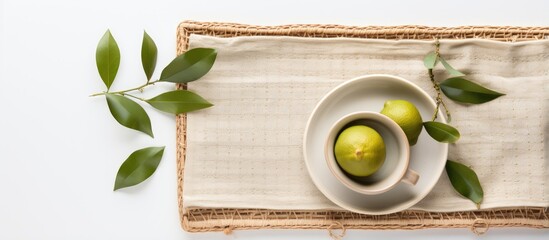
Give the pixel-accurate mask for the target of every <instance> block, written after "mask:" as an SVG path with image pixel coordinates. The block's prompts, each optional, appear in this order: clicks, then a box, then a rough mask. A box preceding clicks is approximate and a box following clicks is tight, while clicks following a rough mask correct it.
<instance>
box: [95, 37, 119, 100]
mask: <svg viewBox="0 0 549 240" xmlns="http://www.w3.org/2000/svg"><path fill="white" fill-rule="evenodd" d="M95 62H96V64H97V70H98V71H99V75H100V76H101V79H103V82H104V83H105V86H107V89H109V88H110V87H111V85H112V83H113V82H114V77H116V73H117V72H118V67H119V66H120V49H118V44H116V40H114V37H113V36H112V35H111V31H110V30H107V32H105V34H104V35H103V37H102V38H101V40H99V44H97V50H96V51H95Z"/></svg>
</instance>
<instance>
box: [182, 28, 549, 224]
mask: <svg viewBox="0 0 549 240" xmlns="http://www.w3.org/2000/svg"><path fill="white" fill-rule="evenodd" d="M191 34H200V35H209V36H216V37H235V36H298V37H316V38H333V37H350V38H375V39H418V40H422V39H424V40H432V39H435V38H436V39H464V38H484V39H492V40H498V41H513V42H514V41H529V40H539V39H548V38H549V27H481V26H475V27H453V28H447V27H424V26H395V27H377V26H368V27H350V26H339V25H284V26H252V25H241V24H232V23H212V22H192V21H186V22H183V23H181V24H180V25H179V27H178V32H177V53H178V54H182V53H183V52H185V51H186V50H187V48H188V44H189V36H190V35H191ZM179 87H180V88H184V87H185V86H179ZM185 143H186V116H185V115H184V114H181V115H179V116H178V117H177V176H178V177H177V181H178V189H177V192H178V204H179V214H180V220H181V225H182V227H183V229H185V230H186V231H188V232H210V231H225V232H226V233H227V232H230V231H232V230H241V229H272V228H279V229H329V230H330V229H333V228H342V229H423V228H471V229H472V231H473V232H475V233H477V234H480V233H483V232H485V231H486V230H487V229H488V228H489V227H531V228H549V208H529V207H522V208H506V209H491V210H480V211H467V212H448V213H437V212H426V211H403V212H399V213H394V214H389V215H382V216H371V215H363V214H356V213H352V212H348V211H305V210H303V211H297V210H282V209H281V210H267V209H218V208H184V207H183V201H184V199H183V188H184V183H183V173H184V171H183V170H184V168H185V150H186V146H185Z"/></svg>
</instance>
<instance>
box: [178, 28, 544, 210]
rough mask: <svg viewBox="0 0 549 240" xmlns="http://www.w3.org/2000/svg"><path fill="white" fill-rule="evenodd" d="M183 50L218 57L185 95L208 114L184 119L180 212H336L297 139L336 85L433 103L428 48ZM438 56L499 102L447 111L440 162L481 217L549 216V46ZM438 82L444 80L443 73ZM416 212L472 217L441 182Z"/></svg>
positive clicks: (364, 42) (452, 49)
mask: <svg viewBox="0 0 549 240" xmlns="http://www.w3.org/2000/svg"><path fill="white" fill-rule="evenodd" d="M189 42H190V48H196V47H210V48H215V49H217V51H218V57H217V60H216V62H215V65H214V67H213V68H212V70H211V71H210V73H208V74H207V75H206V76H205V77H203V78H202V79H200V80H198V81H195V82H192V83H189V85H188V88H189V90H191V91H195V92H197V93H199V94H200V95H202V96H203V97H205V98H206V99H208V100H209V101H211V102H212V103H214V104H215V106H214V107H212V108H208V109H206V110H202V111H198V112H193V113H189V114H188V116H187V148H186V162H185V170H184V171H185V172H184V187H183V190H184V191H183V198H184V206H185V207H215V208H266V209H305V210H316V209H339V207H337V206H336V205H335V204H333V203H332V202H330V201H329V200H328V199H327V198H325V197H324V195H322V193H321V192H320V191H319V190H318V189H317V188H316V187H315V185H314V184H313V183H312V181H311V179H310V177H309V174H308V173H307V168H306V167H305V163H304V160H303V154H302V143H303V132H304V128H305V125H306V122H307V119H308V117H309V115H310V113H311V112H312V110H313V108H314V107H315V105H316V104H317V102H318V101H319V100H320V99H321V98H322V97H323V96H324V95H325V94H326V93H327V92H329V91H330V90H331V89H332V88H334V87H335V86H337V85H338V84H340V83H342V82H344V81H346V80H349V79H352V78H354V77H357V76H361V75H366V74H374V73H384V74H392V75H397V76H400V77H403V78H405V79H408V80H410V81H411V82H413V83H414V84H416V85H418V86H419V87H421V88H422V89H424V90H425V91H426V92H428V93H429V94H431V95H432V96H435V92H434V90H433V88H432V85H431V82H430V81H429V78H428V75H427V71H426V69H425V67H424V65H423V56H424V55H425V54H427V53H428V52H430V51H432V50H433V48H434V44H433V42H432V41H418V40H400V41H394V40H373V39H348V38H331V39H318V38H315V39H312V38H296V37H232V38H216V37H209V36H201V35H191V36H190V41H189ZM440 52H441V54H442V55H443V56H444V57H445V59H446V60H447V61H448V62H450V63H451V64H452V65H453V66H454V67H455V68H457V69H459V70H461V71H462V72H464V73H466V74H467V75H468V78H469V79H471V80H473V81H475V82H477V83H480V84H482V85H484V86H486V87H488V88H491V89H495V90H497V91H500V92H503V93H506V95H505V96H504V97H500V98H498V99H496V100H494V101H492V102H489V103H485V104H480V105H464V104H458V103H455V102H453V101H451V100H447V101H446V103H447V105H448V108H449V109H450V111H451V112H452V118H453V119H452V125H453V126H455V127H457V128H458V129H459V130H460V132H461V135H462V138H461V139H460V140H459V142H458V143H457V144H451V145H450V149H449V156H448V158H449V159H452V160H456V161H459V162H461V163H464V164H466V165H470V166H472V167H473V169H474V170H475V171H476V172H477V174H478V176H479V179H480V182H481V184H482V186H483V189H484V196H485V198H484V202H483V203H482V208H501V207H517V206H534V207H549V157H548V152H547V150H546V149H547V145H548V143H549V139H548V138H549V136H548V132H549V124H548V123H549V122H548V121H549V120H548V119H549V116H548V115H549V111H548V110H549V109H548V103H549V68H547V66H549V40H539V41H529V42H523V43H503V42H495V41H489V40H480V39H470V40H442V41H441V49H440ZM435 74H436V76H437V78H438V79H444V78H445V77H447V75H446V73H445V72H444V71H443V70H442V69H440V70H436V71H435ZM423 134H425V133H423ZM412 209H421V210H428V211H466V210H473V209H476V207H475V205H474V204H472V203H471V202H470V201H469V200H467V199H464V198H462V197H460V196H459V195H458V194H457V193H456V192H455V191H454V190H453V188H452V186H451V184H450V183H449V180H448V177H447V175H446V174H445V173H443V174H442V175H441V177H440V179H439V181H438V183H437V185H436V186H435V188H434V189H433V190H432V191H431V193H430V194H429V195H428V196H427V197H426V198H425V199H423V200H422V201H421V202H419V203H418V204H416V205H415V206H413V207H412Z"/></svg>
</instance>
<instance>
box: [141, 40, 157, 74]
mask: <svg viewBox="0 0 549 240" xmlns="http://www.w3.org/2000/svg"><path fill="white" fill-rule="evenodd" d="M157 53H158V50H157V49H156V44H155V43H154V41H153V39H152V38H151V37H150V36H149V34H147V32H143V44H142V45H141V64H142V65H143V70H145V75H147V80H150V79H151V77H152V75H153V73H154V68H155V67H156V56H157Z"/></svg>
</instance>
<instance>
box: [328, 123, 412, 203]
mask: <svg viewBox="0 0 549 240" xmlns="http://www.w3.org/2000/svg"><path fill="white" fill-rule="evenodd" d="M353 125H365V126H368V127H371V128H373V129H374V130H376V131H377V132H378V133H379V134H380V135H381V137H382V138H383V141H384V142H385V149H386V157H385V161H384V163H383V165H382V166H381V168H380V169H379V170H378V171H376V172H375V173H374V174H372V175H370V176H367V177H357V176H352V175H350V174H348V173H346V172H345V171H344V170H343V169H341V167H340V166H339V164H338V163H337V161H336V159H335V156H334V145H335V142H336V139H337V137H338V136H339V134H340V133H341V131H343V130H344V129H345V128H347V127H350V126H353ZM324 154H325V158H326V163H327V164H328V168H329V169H330V171H331V172H332V174H333V175H334V176H335V177H336V178H337V179H338V180H339V181H340V182H341V183H342V184H343V185H345V186H346V187H348V188H349V189H351V190H353V191H355V192H358V193H362V194H367V195H375V194H381V193H384V192H387V191H389V190H390V189H392V188H393V187H395V186H396V185H397V184H398V183H400V182H405V183H408V184H411V185H415V184H416V183H417V181H418V179H419V175H418V174H417V173H416V172H415V171H413V170H411V169H409V168H408V166H409V163H410V145H409V143H408V139H407V138H406V134H405V133H404V131H403V130H402V128H400V126H398V124H397V123H396V122H394V121H393V120H391V119H390V118H388V117H387V116H385V115H383V114H380V113H376V112H354V113H351V114H348V115H346V116H344V117H342V118H340V119H339V120H337V121H336V122H335V123H334V124H333V125H332V127H331V128H330V130H329V133H328V138H327V139H326V145H325V147H324Z"/></svg>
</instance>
